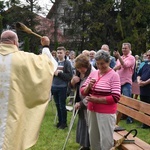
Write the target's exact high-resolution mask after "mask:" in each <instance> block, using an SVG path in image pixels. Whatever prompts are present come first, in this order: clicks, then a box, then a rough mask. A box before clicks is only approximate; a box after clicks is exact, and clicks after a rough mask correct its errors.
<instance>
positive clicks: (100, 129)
mask: <svg viewBox="0 0 150 150" xmlns="http://www.w3.org/2000/svg"><path fill="white" fill-rule="evenodd" d="M95 60H96V65H97V68H98V70H96V71H93V72H91V74H90V75H89V77H88V78H87V80H86V81H85V83H84V84H83V86H82V87H81V93H82V95H84V96H86V100H87V101H88V125H89V136H90V144H91V149H92V150H109V149H110V148H111V147H113V145H114V141H113V132H114V128H115V123H116V110H117V102H118V101H119V98H120V78H119V75H118V74H117V73H116V72H115V71H114V70H113V69H111V68H110V67H109V63H110V55H109V54H108V53H107V52H105V51H103V50H99V51H98V52H97V53H96V55H95Z"/></svg>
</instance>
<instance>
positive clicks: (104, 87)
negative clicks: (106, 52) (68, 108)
mask: <svg viewBox="0 0 150 150" xmlns="http://www.w3.org/2000/svg"><path fill="white" fill-rule="evenodd" d="M91 78H94V79H95V80H96V83H95V84H94V85H93V87H92V89H91V90H90V91H89V93H88V95H89V94H91V95H93V96H96V97H106V101H107V104H100V103H94V102H88V109H89V110H90V111H94V112H99V113H108V114H113V113H116V109H117V102H118V101H119V98H120V79H119V75H118V74H117V73H116V72H115V71H114V70H113V69H110V70H109V71H108V72H107V73H106V74H104V75H103V76H101V77H100V76H99V70H96V71H93V72H92V73H91V74H90V75H89V77H88V78H87V80H86V81H85V83H84V84H83V86H82V87H81V89H80V90H81V93H82V95H85V93H84V89H85V87H86V86H87V85H88V83H89V81H90V79H91ZM85 96H86V95H85Z"/></svg>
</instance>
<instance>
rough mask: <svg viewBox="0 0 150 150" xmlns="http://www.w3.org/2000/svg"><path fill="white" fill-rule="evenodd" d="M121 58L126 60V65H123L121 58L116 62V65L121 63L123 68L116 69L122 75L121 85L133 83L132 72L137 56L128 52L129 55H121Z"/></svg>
mask: <svg viewBox="0 0 150 150" xmlns="http://www.w3.org/2000/svg"><path fill="white" fill-rule="evenodd" d="M121 58H122V59H123V61H124V65H123V66H122V65H121V64H120V61H119V60H117V63H116V66H119V65H121V69H120V70H117V71H116V72H117V73H118V74H119V76H120V82H121V85H124V84H125V83H130V84H132V74H133V71H134V65H135V58H134V56H132V55H131V54H128V55H127V56H121Z"/></svg>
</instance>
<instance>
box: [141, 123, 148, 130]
mask: <svg viewBox="0 0 150 150" xmlns="http://www.w3.org/2000/svg"><path fill="white" fill-rule="evenodd" d="M141 128H142V129H150V126H148V125H146V124H142V126H141Z"/></svg>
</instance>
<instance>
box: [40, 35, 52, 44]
mask: <svg viewBox="0 0 150 150" xmlns="http://www.w3.org/2000/svg"><path fill="white" fill-rule="evenodd" d="M41 44H42V46H49V45H50V39H49V38H48V37H47V36H43V37H42V38H41Z"/></svg>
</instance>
